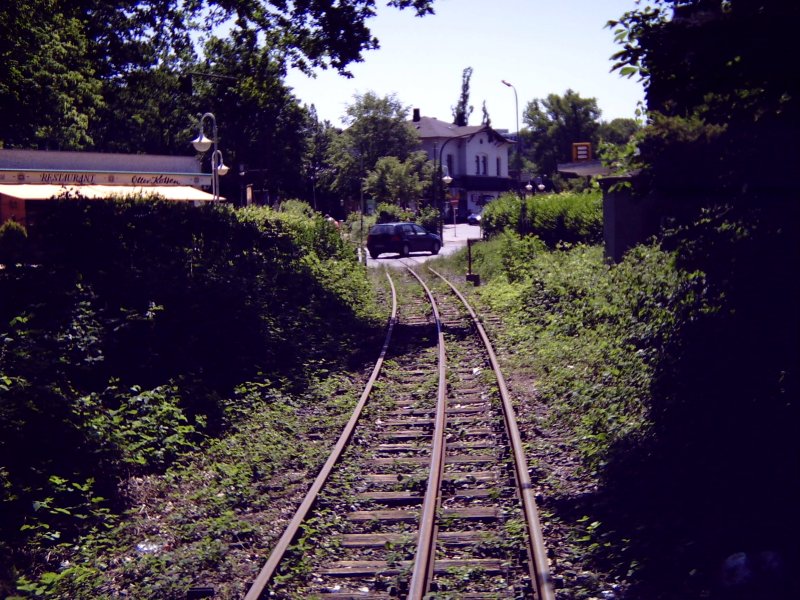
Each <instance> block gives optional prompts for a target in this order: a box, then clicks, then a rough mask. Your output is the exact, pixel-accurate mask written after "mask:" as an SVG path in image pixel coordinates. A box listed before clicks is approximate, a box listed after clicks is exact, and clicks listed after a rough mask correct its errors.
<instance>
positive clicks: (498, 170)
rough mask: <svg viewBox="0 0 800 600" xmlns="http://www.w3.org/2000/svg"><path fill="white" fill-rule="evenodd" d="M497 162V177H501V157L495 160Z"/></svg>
mask: <svg viewBox="0 0 800 600" xmlns="http://www.w3.org/2000/svg"><path fill="white" fill-rule="evenodd" d="M495 162H496V164H497V176H498V177H500V171H501V168H500V167H501V164H500V157H499V156H498V157H497V158H496V159H495Z"/></svg>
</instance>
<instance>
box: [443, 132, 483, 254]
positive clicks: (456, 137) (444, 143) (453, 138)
mask: <svg viewBox="0 0 800 600" xmlns="http://www.w3.org/2000/svg"><path fill="white" fill-rule="evenodd" d="M473 135H474V133H466V134H464V135H457V136H454V137H451V138H447V139H446V140H445V141H444V142H443V143H442V149H441V150H439V166H438V167H437V169H436V173H437V174H438V175H439V179H440V180H441V181H442V182H443V183H444V180H445V177H447V178H448V179H449V181H447V183H446V185H450V184H451V183H452V181H453V178H452V177H451V176H450V173H449V172H448V173H447V175H444V176H443V175H442V173H443V171H442V157H444V149H445V148H446V147H447V144H449V143H450V142H452V141H453V140H463V139H465V138H469V137H472V136H473ZM433 152H434V154H433V159H434V163H435V162H436V147H435V146H434V151H433ZM434 183H436V180H435V179H434ZM436 187H439V186H438V184H436ZM445 195H446V194H445V191H444V190H442V204H441V206H440V208H439V210H440V215H441V218H440V219H439V237H440V238H442V242H444V196H445Z"/></svg>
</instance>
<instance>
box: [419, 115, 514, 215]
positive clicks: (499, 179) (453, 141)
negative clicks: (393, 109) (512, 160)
mask: <svg viewBox="0 0 800 600" xmlns="http://www.w3.org/2000/svg"><path fill="white" fill-rule="evenodd" d="M411 125H412V127H414V128H415V129H416V130H417V133H419V137H420V140H421V142H422V149H423V150H424V151H425V152H426V153H427V154H428V157H429V158H430V159H431V160H433V161H434V164H435V165H436V167H437V168H438V167H439V165H440V164H441V167H442V172H443V175H449V176H450V177H452V178H453V181H452V182H451V183H450V185H449V188H448V190H447V192H446V195H447V200H448V201H449V203H450V205H451V206H457V207H458V213H457V215H460V216H461V217H462V218H463V217H466V215H467V214H469V213H470V212H474V211H478V210H480V209H481V208H482V207H483V206H485V205H486V203H487V202H491V201H492V200H494V199H495V198H497V197H498V196H499V195H500V194H503V193H505V192H507V191H508V190H510V189H512V188H513V180H512V179H511V178H510V177H509V174H508V150H509V148H510V147H511V145H512V144H513V143H514V142H513V141H512V140H509V139H507V138H506V137H504V136H503V135H501V134H500V133H498V132H497V131H495V130H494V129H492V128H491V127H489V126H487V125H467V126H464V127H459V126H457V125H453V124H452V123H446V122H445V121H440V120H439V119H434V118H433V117H423V116H421V115H420V112H419V109H414V118H413V120H412V121H411ZM448 212H449V210H448ZM450 214H452V213H450Z"/></svg>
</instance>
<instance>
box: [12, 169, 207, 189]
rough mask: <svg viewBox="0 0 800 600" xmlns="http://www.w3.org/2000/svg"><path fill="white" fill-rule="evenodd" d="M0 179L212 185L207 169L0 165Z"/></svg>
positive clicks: (78, 183) (63, 183)
mask: <svg viewBox="0 0 800 600" xmlns="http://www.w3.org/2000/svg"><path fill="white" fill-rule="evenodd" d="M0 183H47V184H54V185H107V184H113V185H137V186H142V185H191V186H200V185H206V186H207V185H211V175H210V174H206V173H131V172H95V171H40V170H24V171H23V170H16V169H0Z"/></svg>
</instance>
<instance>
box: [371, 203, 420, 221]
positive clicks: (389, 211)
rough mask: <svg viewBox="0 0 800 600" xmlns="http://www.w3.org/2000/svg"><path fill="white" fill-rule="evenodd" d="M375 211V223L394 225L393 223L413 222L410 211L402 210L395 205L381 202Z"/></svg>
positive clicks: (412, 215)
mask: <svg viewBox="0 0 800 600" xmlns="http://www.w3.org/2000/svg"><path fill="white" fill-rule="evenodd" d="M376 211H377V213H378V218H377V220H376V223H394V222H395V221H413V220H414V213H413V212H412V211H410V210H407V209H405V208H402V207H401V206H398V205H397V204H388V203H385V202H382V203H380V204H378V206H377V208H376Z"/></svg>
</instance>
